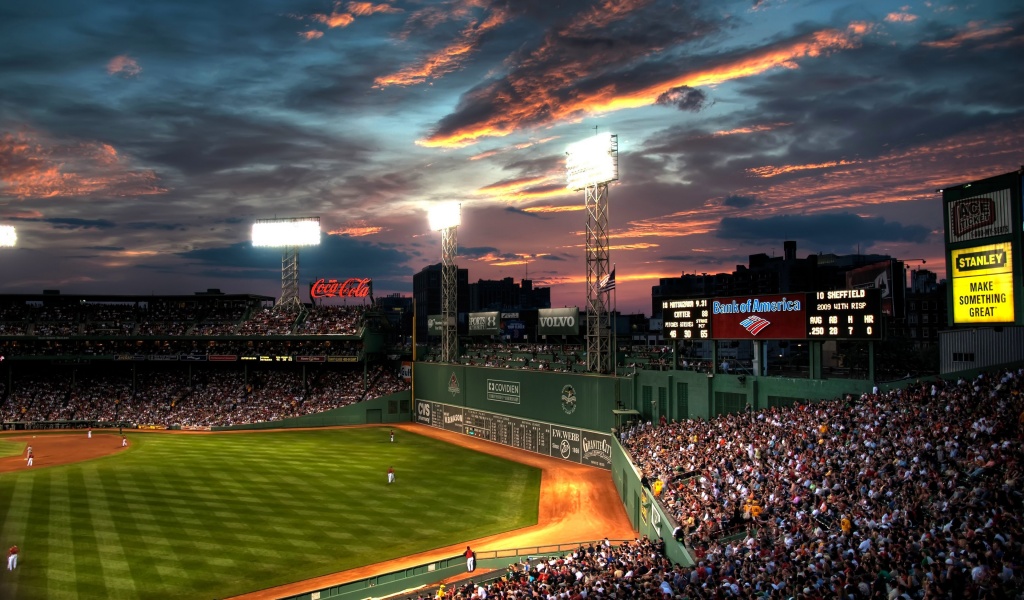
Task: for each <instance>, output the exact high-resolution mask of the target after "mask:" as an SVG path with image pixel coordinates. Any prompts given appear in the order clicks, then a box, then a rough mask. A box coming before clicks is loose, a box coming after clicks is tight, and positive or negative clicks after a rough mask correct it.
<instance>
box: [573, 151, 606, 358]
mask: <svg viewBox="0 0 1024 600" xmlns="http://www.w3.org/2000/svg"><path fill="white" fill-rule="evenodd" d="M565 154H566V159H565V171H566V187H568V188H569V189H570V190H573V191H577V192H578V191H580V190H583V192H584V196H583V199H584V204H585V205H586V208H587V247H586V261H587V370H588V371H591V372H597V373H614V365H613V364H612V363H613V356H612V354H613V347H612V343H613V342H612V331H611V327H610V326H609V309H608V304H609V294H611V293H612V292H613V291H614V290H615V269H614V268H612V269H610V268H609V266H610V265H611V261H610V260H609V246H608V184H609V183H611V182H612V181H618V180H619V137H618V136H617V135H613V134H610V133H602V134H598V135H595V136H592V137H589V138H587V139H585V140H582V141H579V142H576V143H574V144H570V145H569V147H568V148H566V152H565Z"/></svg>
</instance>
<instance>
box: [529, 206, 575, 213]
mask: <svg viewBox="0 0 1024 600" xmlns="http://www.w3.org/2000/svg"><path fill="white" fill-rule="evenodd" d="M586 209H587V207H586V206H584V205H582V204H573V205H570V206H528V207H526V208H524V209H523V212H528V213H560V212H576V211H579V210H586Z"/></svg>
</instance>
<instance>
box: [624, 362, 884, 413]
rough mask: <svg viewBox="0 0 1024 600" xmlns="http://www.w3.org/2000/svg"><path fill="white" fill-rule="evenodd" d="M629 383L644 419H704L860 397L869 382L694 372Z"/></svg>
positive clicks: (642, 375) (657, 374)
mask: <svg viewBox="0 0 1024 600" xmlns="http://www.w3.org/2000/svg"><path fill="white" fill-rule="evenodd" d="M627 381H631V383H632V384H633V386H635V388H636V389H635V390H634V391H633V392H632V394H629V395H628V396H629V397H631V398H635V402H634V403H633V404H632V405H630V406H629V408H635V409H636V410H637V412H638V413H639V414H640V416H641V418H643V419H644V420H652V421H654V420H657V419H659V418H660V417H661V416H662V415H664V416H665V418H666V419H668V420H672V419H676V420H682V419H698V418H701V419H709V418H712V417H714V416H717V415H720V414H726V413H733V412H740V411H743V410H746V407H747V404H750V407H751V409H753V410H759V409H762V408H770V407H775V406H791V405H792V404H794V403H796V402H807V401H815V400H822V399H828V398H836V397H839V396H842V395H845V394H856V395H858V396H859V395H860V394H862V393H865V392H870V391H871V386H872V384H871V382H869V381H866V380H855V379H796V378H781V377H755V376H752V375H725V374H721V373H717V374H714V375H713V376H710V377H709V376H708V374H707V373H701V372H698V371H637V372H636V374H635V375H634V376H633V377H630V378H629V379H627Z"/></svg>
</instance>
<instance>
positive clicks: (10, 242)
mask: <svg viewBox="0 0 1024 600" xmlns="http://www.w3.org/2000/svg"><path fill="white" fill-rule="evenodd" d="M17 241H18V234H17V232H15V231H14V227H13V226H11V225H0V248H13V247H14V244H15V243H16V242H17Z"/></svg>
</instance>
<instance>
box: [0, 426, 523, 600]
mask: <svg viewBox="0 0 1024 600" xmlns="http://www.w3.org/2000/svg"><path fill="white" fill-rule="evenodd" d="M33 433H34V434H35V435H36V437H35V438H33V437H32V436H31V435H28V436H26V435H25V434H24V432H17V433H16V434H15V435H4V436H0V440H3V442H4V443H3V446H4V447H9V446H10V445H11V444H15V445H20V446H21V447H24V446H25V445H27V444H31V445H34V447H35V451H36V455H37V457H38V458H37V465H36V466H35V467H33V468H32V470H31V471H28V470H26V469H25V468H24V467H23V463H24V461H23V459H22V458H21V456H20V455H15V456H8V457H6V458H0V469H3V470H6V471H7V472H2V471H0V515H2V530H0V531H2V536H3V538H4V540H7V539H18V540H19V541H20V546H21V558H20V563H19V567H18V570H17V577H4V578H0V597H4V598H26V599H35V598H114V597H117V598H147V597H149V598H153V597H160V598H195V597H224V596H231V595H236V594H242V593H245V592H251V591H254V590H258V589H263V588H267V587H270V586H275V585H280V584H285V583H288V582H294V581H297V580H302V579H308V578H312V577H317V576H324V575H327V574H330V573H336V572H340V571H344V570H346V569H352V568H354V567H361V566H364V565H368V564H373V563H378V562H381V561H385V560H389V559H396V558H399V557H405V556H408V555H414V554H416V553H419V552H422V551H425V550H429V549H437V548H442V547H445V546H449V545H453V544H456V545H457V544H459V543H463V542H466V541H470V540H476V539H478V538H482V537H485V536H488V535H493V534H496V533H500V532H506V531H510V530H514V529H518V528H521V527H524V526H527V525H531V524H534V523H536V522H537V517H538V493H539V484H540V470H538V469H537V468H535V467H533V466H528V465H523V464H519V463H514V462H511V461H508V460H505V459H502V458H499V457H496V456H492V455H488V454H484V453H481V452H476V451H473V450H470V449H465V448H460V447H457V446H454V445H452V444H449V443H445V442H442V441H440V440H438V439H434V438H433V437H430V436H423V435H416V434H415V433H403V435H402V438H401V443H394V444H392V443H388V442H387V440H388V433H387V430H386V429H382V428H374V427H356V428H341V429H338V428H334V429H321V430H312V431H311V430H300V431H270V432H259V433H201V434H189V433H162V432H147V433H142V432H138V431H132V432H131V433H130V434H129V438H130V440H131V444H130V446H129V447H127V448H124V449H122V447H121V436H119V435H116V432H109V431H96V432H94V435H93V438H92V439H88V438H87V436H86V434H85V433H84V432H81V433H74V434H69V433H67V432H60V433H35V432H33ZM68 438H73V439H74V440H75V444H74V445H69V444H68ZM99 445H102V446H103V447H104V448H106V449H107V450H109V452H107V454H108V456H103V457H96V455H95V453H94V448H91V447H92V446H99ZM83 446H84V447H85V448H83ZM76 453H81V454H80V456H82V457H92V459H90V460H86V461H84V462H70V461H73V460H74V459H75V458H76ZM62 462H63V463H65V464H58V463H62ZM389 464H393V465H394V466H395V469H396V470H397V471H399V472H401V473H402V474H403V476H402V478H401V482H400V484H396V485H393V486H385V485H382V484H383V481H382V478H381V476H380V474H381V473H382V472H383V470H384V469H385V468H386V467H387V465H389ZM11 469H16V472H11ZM485 490H486V493H482V492H483V491H485ZM452 523H458V524H459V526H458V527H453V526H451V525H450V524H452Z"/></svg>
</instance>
